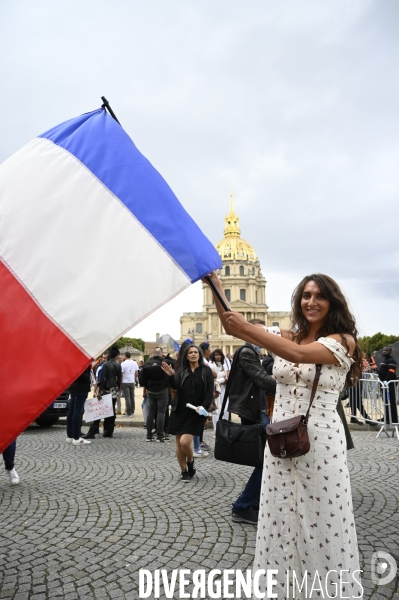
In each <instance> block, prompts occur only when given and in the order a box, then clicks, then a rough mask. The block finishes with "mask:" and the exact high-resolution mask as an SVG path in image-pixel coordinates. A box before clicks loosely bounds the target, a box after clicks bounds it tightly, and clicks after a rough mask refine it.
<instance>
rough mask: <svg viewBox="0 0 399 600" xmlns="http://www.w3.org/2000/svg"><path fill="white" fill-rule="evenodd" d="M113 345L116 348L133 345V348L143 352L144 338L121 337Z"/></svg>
mask: <svg viewBox="0 0 399 600" xmlns="http://www.w3.org/2000/svg"><path fill="white" fill-rule="evenodd" d="M115 345H116V346H118V348H123V347H124V346H133V348H137V350H141V352H144V340H142V339H141V338H130V337H121V338H119V340H118V341H117V342H115Z"/></svg>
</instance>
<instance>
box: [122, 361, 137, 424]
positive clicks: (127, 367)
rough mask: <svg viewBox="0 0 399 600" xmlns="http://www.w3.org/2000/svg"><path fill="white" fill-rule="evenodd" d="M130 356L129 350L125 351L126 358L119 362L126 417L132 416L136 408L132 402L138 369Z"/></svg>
mask: <svg viewBox="0 0 399 600" xmlns="http://www.w3.org/2000/svg"><path fill="white" fill-rule="evenodd" d="M130 356H131V355H130V352H125V357H126V359H125V360H124V361H123V363H122V364H121V368H122V390H123V395H124V397H125V403H126V416H127V417H132V416H133V415H134V411H135V408H136V407H135V404H134V388H135V382H136V379H137V374H138V370H139V366H138V364H137V363H136V361H135V360H132V359H131V358H130Z"/></svg>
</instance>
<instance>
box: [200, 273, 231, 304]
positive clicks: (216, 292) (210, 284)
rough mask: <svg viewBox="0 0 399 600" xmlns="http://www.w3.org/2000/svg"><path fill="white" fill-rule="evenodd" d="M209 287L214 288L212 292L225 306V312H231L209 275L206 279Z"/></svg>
mask: <svg viewBox="0 0 399 600" xmlns="http://www.w3.org/2000/svg"><path fill="white" fill-rule="evenodd" d="M205 279H206V281H207V283H208V285H209V286H210V287H211V288H212V291H213V292H214V294H215V296H217V299H218V300H219V302H220V304H221V305H222V306H223V308H224V310H225V312H230V310H231V309H230V308H229V307H228V306H227V304H226V302H225V300H224V298H223V296H222V295H221V293H220V292H219V290H218V289H217V287H216V285H215V284H214V282H213V281H212V279H211V278H210V277H209V275H207V276H206V277H205Z"/></svg>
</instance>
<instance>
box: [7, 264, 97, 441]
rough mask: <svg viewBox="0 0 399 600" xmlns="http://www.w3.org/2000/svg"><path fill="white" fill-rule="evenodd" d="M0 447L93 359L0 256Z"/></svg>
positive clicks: (19, 430) (11, 439)
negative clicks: (62, 327) (45, 311)
mask: <svg viewBox="0 0 399 600" xmlns="http://www.w3.org/2000/svg"><path fill="white" fill-rule="evenodd" d="M0 331H1V341H0V343H1V378H0V452H2V451H3V450H4V449H5V448H7V446H8V445H9V444H10V443H11V442H12V441H13V440H14V439H15V438H16V437H17V436H18V435H19V434H20V433H21V432H22V431H24V430H25V429H26V428H27V427H28V425H30V424H31V423H32V422H33V421H34V420H35V418H36V417H37V416H39V415H40V414H41V413H42V412H43V410H45V409H46V408H47V407H48V406H49V405H50V404H51V402H53V401H54V400H56V398H58V396H59V395H60V394H61V393H62V392H63V391H64V390H65V389H66V388H67V387H68V386H69V385H70V383H72V382H73V381H74V380H75V379H76V378H77V377H78V375H79V374H80V373H82V372H83V370H84V369H85V368H86V367H87V366H88V365H89V364H90V363H91V361H92V359H91V358H88V357H87V356H86V355H85V354H84V353H83V352H82V351H81V350H80V349H79V348H78V347H77V346H76V345H75V344H74V343H73V342H72V341H71V340H70V339H69V338H68V337H67V336H66V335H65V334H64V333H63V332H62V331H61V330H60V329H59V328H58V327H57V325H55V324H54V323H53V322H52V321H51V320H50V319H49V318H48V317H47V316H46V314H45V313H44V312H43V311H42V310H41V309H40V307H39V306H38V305H37V304H36V303H35V301H34V300H33V299H32V298H31V296H30V295H29V294H28V292H27V291H26V290H25V289H24V288H23V286H22V285H21V284H20V283H19V281H18V280H17V279H16V278H15V277H14V275H13V274H12V273H11V272H10V271H9V269H8V268H7V267H6V266H5V265H4V263H2V262H0Z"/></svg>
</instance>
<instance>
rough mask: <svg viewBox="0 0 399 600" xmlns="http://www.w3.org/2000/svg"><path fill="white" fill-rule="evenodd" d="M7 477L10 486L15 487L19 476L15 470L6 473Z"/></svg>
mask: <svg viewBox="0 0 399 600" xmlns="http://www.w3.org/2000/svg"><path fill="white" fill-rule="evenodd" d="M8 476H9V478H10V483H11V485H17V483H19V475H18V473H17V472H16V470H15V469H11V471H8Z"/></svg>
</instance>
